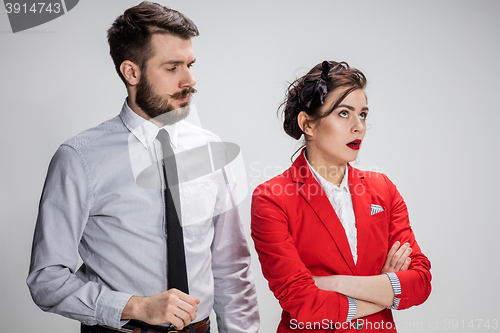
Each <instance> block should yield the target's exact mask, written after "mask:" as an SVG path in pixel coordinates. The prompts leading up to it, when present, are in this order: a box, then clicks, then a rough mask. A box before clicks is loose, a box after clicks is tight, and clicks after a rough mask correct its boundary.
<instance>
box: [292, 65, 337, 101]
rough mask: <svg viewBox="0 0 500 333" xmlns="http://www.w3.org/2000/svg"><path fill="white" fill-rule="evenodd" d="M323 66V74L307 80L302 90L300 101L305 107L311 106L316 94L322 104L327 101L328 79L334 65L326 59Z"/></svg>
mask: <svg viewBox="0 0 500 333" xmlns="http://www.w3.org/2000/svg"><path fill="white" fill-rule="evenodd" d="M321 66H322V71H321V76H320V77H319V78H318V79H315V80H307V81H306V83H305V84H304V87H303V88H302V90H301V91H300V94H299V101H300V103H301V104H302V105H303V106H304V107H305V108H309V107H310V106H311V104H312V102H313V100H314V98H315V97H316V95H317V96H318V97H319V100H320V102H321V104H323V103H324V102H325V96H326V93H327V87H326V79H327V77H328V73H329V72H330V68H331V66H332V65H331V64H330V62H328V61H326V60H325V61H323V63H322V64H321Z"/></svg>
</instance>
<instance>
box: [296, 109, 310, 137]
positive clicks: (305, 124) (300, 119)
mask: <svg viewBox="0 0 500 333" xmlns="http://www.w3.org/2000/svg"><path fill="white" fill-rule="evenodd" d="M297 123H298V125H299V127H300V129H301V130H302V132H304V134H305V135H309V136H310V135H312V122H311V117H310V116H309V115H308V114H307V113H305V112H304V111H300V113H299V115H298V116H297Z"/></svg>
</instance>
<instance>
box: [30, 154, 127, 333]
mask: <svg viewBox="0 0 500 333" xmlns="http://www.w3.org/2000/svg"><path fill="white" fill-rule="evenodd" d="M91 193H92V191H91V189H90V180H89V177H88V175H87V173H86V164H85V160H84V158H83V157H82V156H80V155H79V154H78V152H77V151H76V150H74V149H73V148H72V147H69V146H67V145H62V146H60V147H59V149H58V150H57V152H56V153H55V155H54V157H53V158H52V161H51V163H50V165H49V170H48V173H47V178H46V180H45V185H44V188H43V192H42V197H41V199H40V205H39V212H38V218H37V222H36V227H35V233H34V237H33V247H32V255H31V264H30V271H29V275H28V278H27V284H28V287H29V289H30V292H31V296H32V298H33V300H34V302H35V303H36V304H37V305H38V306H39V307H40V308H41V309H42V310H43V311H48V312H53V313H57V314H60V315H63V316H65V317H68V318H71V319H76V320H79V321H81V322H83V323H85V324H87V325H96V324H101V325H108V326H111V327H116V328H119V327H121V325H123V324H124V323H125V322H126V321H122V320H121V313H122V310H123V308H124V307H125V305H126V304H127V302H128V300H129V299H130V297H131V296H132V295H129V294H126V293H121V292H116V291H112V290H110V289H109V288H107V287H105V286H103V285H100V284H98V283H96V282H91V281H83V280H82V279H80V278H79V277H78V276H77V275H76V274H75V272H76V269H77V266H78V259H79V254H78V246H79V245H80V240H81V237H82V234H83V231H84V229H85V225H86V223H87V220H88V218H89V212H90V208H91V206H92V195H91Z"/></svg>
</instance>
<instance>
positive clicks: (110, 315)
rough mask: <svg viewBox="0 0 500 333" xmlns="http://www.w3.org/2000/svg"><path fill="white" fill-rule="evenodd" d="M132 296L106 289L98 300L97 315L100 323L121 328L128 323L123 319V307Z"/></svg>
mask: <svg viewBox="0 0 500 333" xmlns="http://www.w3.org/2000/svg"><path fill="white" fill-rule="evenodd" d="M131 297H132V295H130V294H126V293H121V292H116V291H111V290H105V291H104V292H103V293H102V295H101V297H100V298H99V300H98V303H97V304H98V305H97V311H96V317H97V322H98V323H99V325H106V326H110V327H113V328H120V327H122V326H123V325H125V324H126V323H127V320H122V319H121V315H122V311H123V308H124V307H125V305H127V302H128V301H129V299H130V298H131Z"/></svg>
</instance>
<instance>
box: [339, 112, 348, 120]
mask: <svg viewBox="0 0 500 333" xmlns="http://www.w3.org/2000/svg"><path fill="white" fill-rule="evenodd" d="M339 116H341V117H344V118H347V117H348V116H349V113H348V112H347V111H345V110H344V111H340V112H339Z"/></svg>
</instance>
